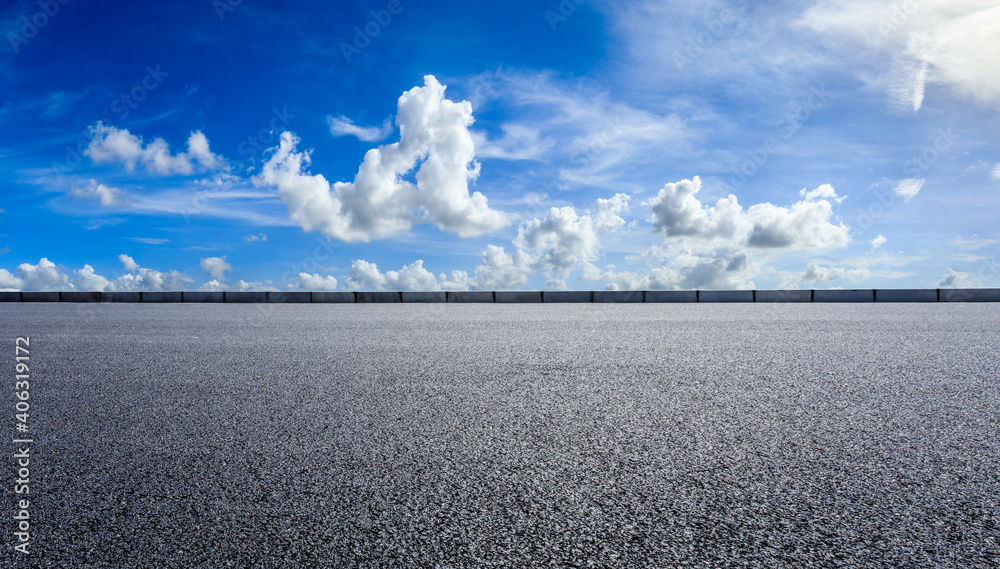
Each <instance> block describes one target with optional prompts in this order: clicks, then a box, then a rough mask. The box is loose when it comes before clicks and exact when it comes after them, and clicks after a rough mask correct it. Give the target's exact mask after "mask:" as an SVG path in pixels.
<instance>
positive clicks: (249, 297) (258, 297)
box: [225, 291, 267, 304]
mask: <svg viewBox="0 0 1000 569" xmlns="http://www.w3.org/2000/svg"><path fill="white" fill-rule="evenodd" d="M225 299H226V302H229V303H234V304H247V303H251V302H252V303H259V302H267V293H266V292H263V291H255V292H229V291H226V293H225Z"/></svg>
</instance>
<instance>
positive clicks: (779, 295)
mask: <svg viewBox="0 0 1000 569" xmlns="http://www.w3.org/2000/svg"><path fill="white" fill-rule="evenodd" d="M812 292H813V291H811V290H757V291H754V294H753V300H754V302H812Z"/></svg>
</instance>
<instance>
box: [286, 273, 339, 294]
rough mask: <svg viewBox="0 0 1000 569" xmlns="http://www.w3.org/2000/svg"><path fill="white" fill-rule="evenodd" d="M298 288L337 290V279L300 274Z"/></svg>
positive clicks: (314, 274) (297, 282)
mask: <svg viewBox="0 0 1000 569" xmlns="http://www.w3.org/2000/svg"><path fill="white" fill-rule="evenodd" d="M295 284H296V286H297V287H298V288H299V289H301V290H337V279H336V278H334V277H332V276H329V275H328V276H325V277H321V276H320V275H318V274H316V273H313V274H309V273H299V277H298V280H297V281H296V283H295Z"/></svg>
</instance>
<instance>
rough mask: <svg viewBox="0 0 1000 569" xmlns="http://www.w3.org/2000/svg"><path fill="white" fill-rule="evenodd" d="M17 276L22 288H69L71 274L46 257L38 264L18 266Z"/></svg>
mask: <svg viewBox="0 0 1000 569" xmlns="http://www.w3.org/2000/svg"><path fill="white" fill-rule="evenodd" d="M17 276H18V279H19V280H20V287H19V288H20V289H21V290H43V291H52V290H69V289H72V288H73V286H72V285H71V284H70V283H69V276H68V275H67V274H66V273H64V272H62V270H60V269H59V267H57V266H56V265H55V263H53V262H52V261H50V260H48V259H47V258H45V257H42V258H41V260H39V261H38V264H37V265H32V264H30V263H21V264H20V265H18V266H17Z"/></svg>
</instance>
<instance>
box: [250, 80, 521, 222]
mask: <svg viewBox="0 0 1000 569" xmlns="http://www.w3.org/2000/svg"><path fill="white" fill-rule="evenodd" d="M444 92H445V87H444V86H443V85H441V84H440V83H439V82H438V81H437V79H435V78H434V77H433V76H431V75H428V76H426V77H425V78H424V86H423V87H414V88H413V89H411V90H409V91H407V92H406V93H403V95H402V96H400V98H399V103H398V113H397V115H396V124H397V126H399V130H400V140H399V142H395V143H392V144H386V145H382V146H380V147H378V148H373V149H371V150H369V151H368V152H367V153H366V154H365V158H364V162H363V163H362V164H361V167H360V168H359V169H358V173H357V175H356V176H355V178H354V182H336V183H334V184H333V185H332V186H331V184H330V183H329V182H328V181H327V180H326V178H324V177H323V176H322V175H320V174H309V173H306V172H305V171H304V168H305V167H307V166H308V164H309V162H310V157H309V153H308V152H297V151H296V148H297V145H298V143H299V140H298V139H297V138H296V137H295V136H294V135H292V134H291V133H289V132H285V133H282V135H281V142H280V145H279V146H278V148H277V149H276V150H275V152H274V154H273V155H272V156H271V158H270V159H269V160H268V161H267V163H266V164H264V167H263V169H262V171H261V173H260V175H258V176H257V177H255V179H254V181H255V183H256V184H258V185H266V186H273V187H275V188H277V190H278V193H279V195H280V196H281V198H282V200H283V201H284V202H285V203H286V205H287V206H288V212H289V216H290V218H291V219H292V221H294V222H296V223H298V224H299V225H300V226H302V228H303V229H305V230H306V231H320V232H322V233H323V234H324V235H326V236H328V237H332V238H335V239H339V240H342V241H370V240H371V239H379V238H384V237H389V236H391V235H395V234H398V233H401V232H404V231H407V230H408V229H410V227H412V226H413V225H414V224H416V223H422V222H429V223H434V224H436V225H437V226H438V227H439V228H440V229H441V230H443V231H447V232H450V233H455V234H457V235H459V236H461V237H468V236H473V235H479V234H482V233H485V232H488V231H493V230H495V229H498V228H500V227H503V226H504V225H507V224H508V223H509V222H510V218H509V216H507V215H506V214H504V213H503V212H500V211H497V210H493V209H490V208H489V206H488V205H487V200H486V197H485V196H484V195H482V194H481V193H479V192H474V193H472V194H471V195H470V193H469V181H471V180H475V179H476V178H477V177H478V175H479V164H478V163H476V162H475V161H474V158H475V145H474V143H473V140H472V136H471V134H470V133H469V130H468V127H469V125H471V124H472V106H471V105H470V104H469V103H468V102H467V101H462V102H460V103H455V102H453V101H449V100H448V99H446V98H445V96H444ZM418 164H419V166H418ZM414 168H416V174H415V176H414V178H415V180H416V183H413V182H410V181H408V180H405V179H403V177H404V176H405V175H407V174H408V173H410V172H411V171H413V170H414Z"/></svg>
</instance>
